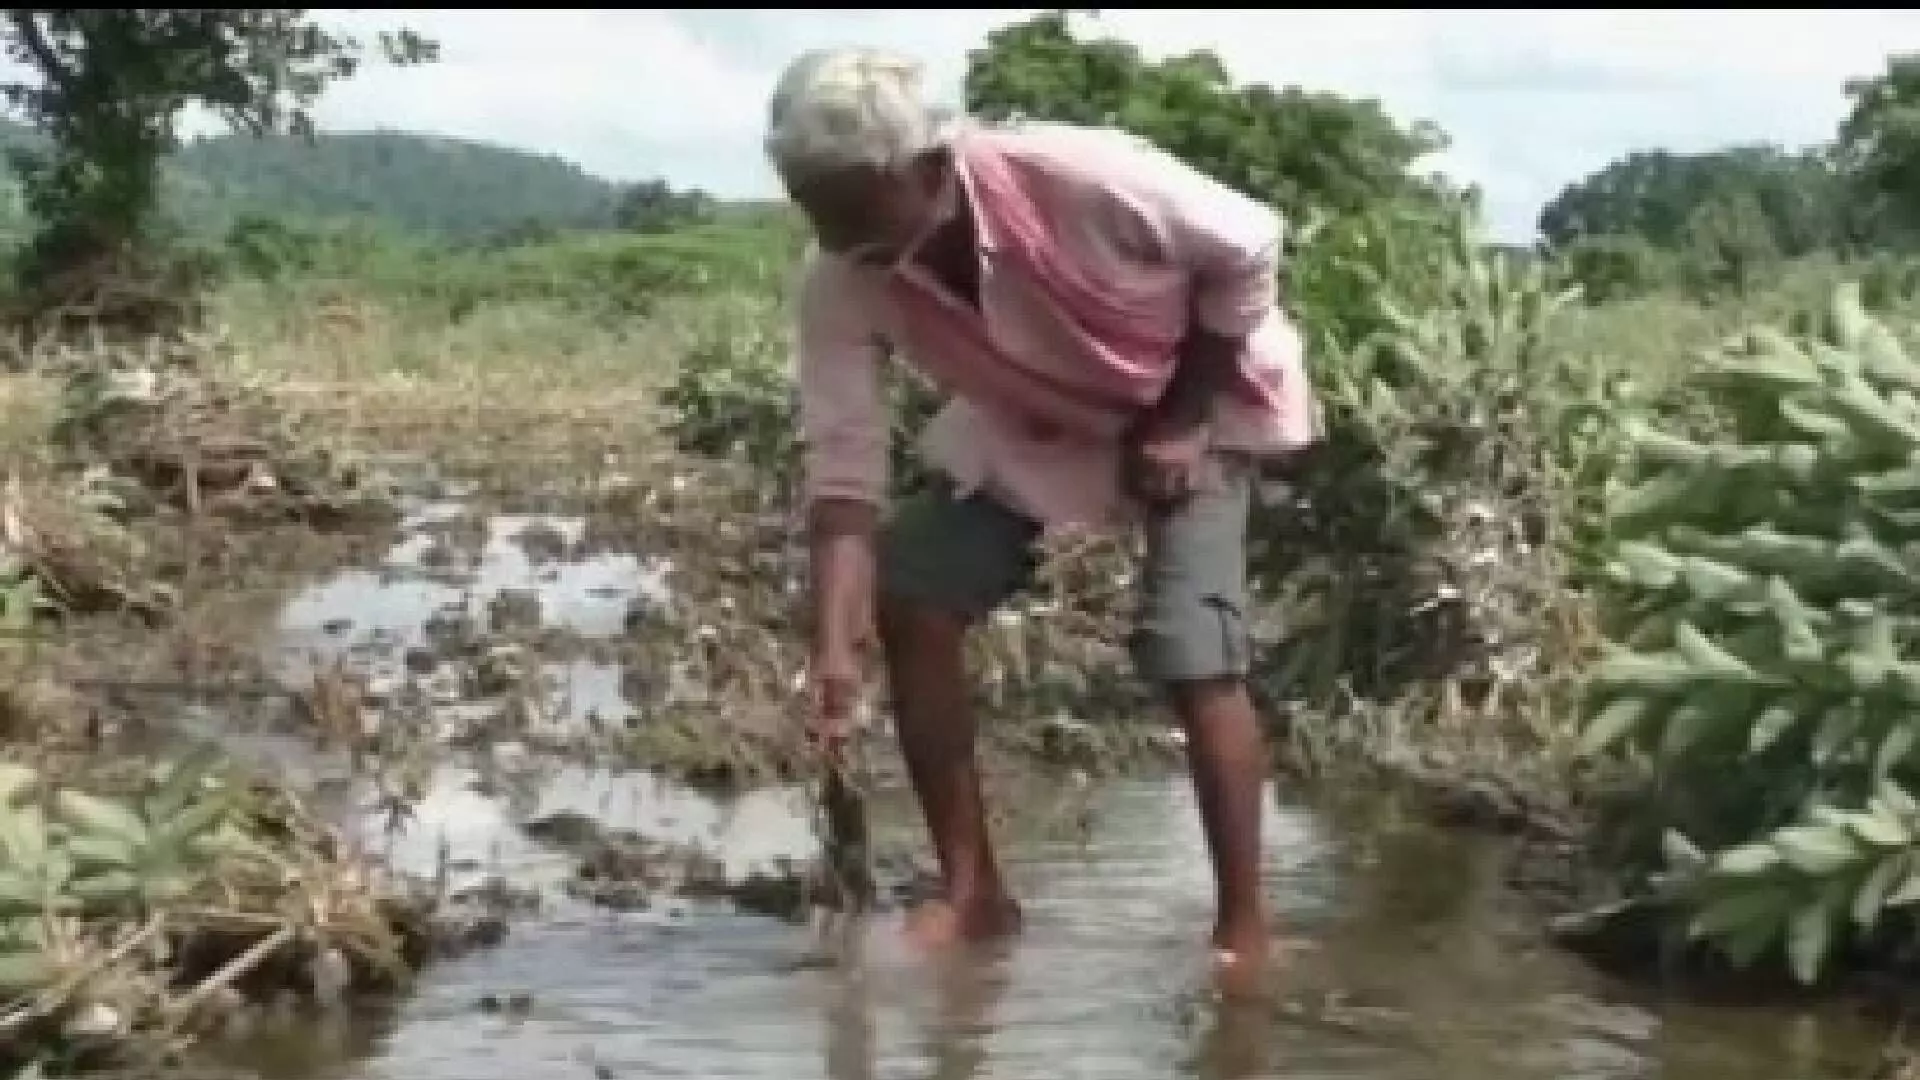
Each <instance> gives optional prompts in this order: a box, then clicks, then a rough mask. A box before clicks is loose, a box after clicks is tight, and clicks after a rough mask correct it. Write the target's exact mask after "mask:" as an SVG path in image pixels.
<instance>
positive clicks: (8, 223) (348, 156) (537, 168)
mask: <svg viewBox="0 0 1920 1080" xmlns="http://www.w3.org/2000/svg"><path fill="white" fill-rule="evenodd" d="M38 141H39V136H38V134H37V133H35V132H34V131H33V130H32V129H31V128H28V127H25V126H23V125H21V124H18V123H15V122H12V121H6V120H0V153H4V152H5V151H6V150H9V149H12V148H14V147H19V146H23V145H24V146H30V145H33V144H35V143H37V142H38ZM0 173H4V170H0ZM167 173H168V175H167V177H166V185H165V186H166V201H167V204H168V210H169V211H170V213H171V215H172V216H173V217H174V218H176V219H177V220H179V221H180V222H182V223H183V224H185V225H187V226H188V227H189V228H191V229H193V230H194V231H196V232H219V231H223V230H224V229H225V228H226V226H227V225H228V224H229V223H231V222H232V221H233V219H234V218H235V217H237V216H240V215H243V214H252V213H263V214H268V215H272V216H275V217H282V218H286V217H292V218H339V217H360V218H367V219H371V220H374V221H377V222H380V223H382V224H387V225H391V226H395V227H398V228H401V229H405V230H407V231H410V232H417V233H425V234H433V235H438V236H441V237H445V238H448V239H454V240H475V239H480V238H485V237H493V236H499V235H502V234H506V233H511V232H515V231H521V230H527V229H529V228H535V229H542V228H544V229H555V228H558V229H569V228H611V227H613V225H614V221H615V210H616V208H617V207H618V205H619V201H620V198H621V196H622V194H623V193H624V192H625V190H626V187H627V185H625V184H621V183H616V182H614V181H611V180H607V179H605V178H602V177H598V176H594V175H592V174H590V173H588V172H587V171H586V170H584V169H582V168H581V167H580V166H578V165H575V164H574V163H572V162H570V161H567V160H565V159H563V158H560V157H557V156H554V155H551V154H540V153H534V152H530V151H526V150H515V149H511V148H508V147H504V146H496V145H492V144H489V143H483V142H475V141H471V140H466V139H453V138H446V137H443V136H437V135H423V134H415V133H411V132H404V131H355V132H347V131H338V132H321V133H320V134H319V135H318V136H317V137H316V138H315V140H314V142H313V143H311V144H309V143H307V142H305V141H304V140H298V139H288V138H268V139H255V138H252V137H251V136H244V135H221V136H216V137H213V138H205V139H200V140H197V141H194V142H192V143H189V144H188V145H187V146H185V147H183V148H182V149H181V151H180V152H179V153H178V154H177V155H175V157H174V158H173V159H172V160H171V161H170V162H169V163H168V166H167ZM4 187H5V190H4V191H0V231H4V232H7V233H14V234H17V233H18V232H19V230H20V227H21V225H22V222H21V221H20V217H21V210H20V207H19V198H18V190H17V187H16V186H15V185H13V184H5V185H4ZM715 209H716V210H718V211H719V213H720V214H721V216H722V217H733V216H736V215H741V214H745V215H746V216H749V217H759V216H761V215H763V214H766V213H769V212H772V211H774V210H776V209H777V208H775V207H772V206H771V205H763V204H743V205H741V206H738V207H735V206H719V207H716V208H715Z"/></svg>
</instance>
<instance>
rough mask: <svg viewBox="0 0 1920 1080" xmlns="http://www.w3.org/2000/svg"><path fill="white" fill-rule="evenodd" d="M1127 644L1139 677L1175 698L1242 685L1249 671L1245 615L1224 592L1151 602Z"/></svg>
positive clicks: (1249, 651)
mask: <svg viewBox="0 0 1920 1080" xmlns="http://www.w3.org/2000/svg"><path fill="white" fill-rule="evenodd" d="M1127 646H1128V652H1129V653H1130V654H1131V655H1132V658H1133V665H1134V670H1135V671H1136V672H1138V673H1139V675H1140V677H1141V678H1142V679H1144V680H1145V681H1146V682H1148V683H1150V684H1152V685H1154V686H1157V687H1160V688H1162V689H1163V690H1164V691H1166V692H1168V693H1173V694H1178V693H1189V694H1191V693H1198V692H1201V691H1202V690H1203V689H1204V688H1207V687H1213V686H1228V687H1232V686H1238V685H1240V684H1242V683H1243V682H1244V681H1245V679H1246V676H1247V672H1248V669H1249V668H1250V667H1251V653H1252V650H1251V648H1250V645H1249V641H1248V635H1247V625H1246V615H1245V613H1244V612H1243V611H1242V610H1241V606H1240V602H1239V600H1238V598H1236V597H1232V596H1226V595H1221V594H1202V595H1194V596H1184V597H1179V596H1176V597H1156V598H1153V599H1152V600H1150V601H1149V602H1148V603H1147V604H1146V605H1144V610H1143V611H1142V613H1141V618H1140V622H1139V624H1138V625H1137V626H1136V627H1135V628H1134V631H1133V634H1132V637H1131V638H1130V639H1129V640H1128V642H1127ZM1183 688H1184V689H1183Z"/></svg>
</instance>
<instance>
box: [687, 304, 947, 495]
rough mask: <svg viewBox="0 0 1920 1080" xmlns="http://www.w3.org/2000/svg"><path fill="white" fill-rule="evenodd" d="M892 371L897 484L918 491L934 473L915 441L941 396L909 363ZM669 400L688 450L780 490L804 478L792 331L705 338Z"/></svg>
mask: <svg viewBox="0 0 1920 1080" xmlns="http://www.w3.org/2000/svg"><path fill="white" fill-rule="evenodd" d="M885 376H886V379H887V384H888V386H887V398H886V399H887V401H888V402H889V403H890V408H889V415H890V417H891V418H892V423H893V445H892V455H891V468H892V478H893V484H894V487H895V489H896V490H912V489H914V488H916V487H918V486H919V485H920V484H921V483H923V482H924V481H925V478H926V474H925V471H924V469H923V467H922V466H921V464H920V461H919V459H918V457H917V456H916V455H915V453H914V451H913V446H914V440H915V438H917V437H918V435H919V433H920V430H921V429H922V428H923V427H924V426H925V425H926V422H927V420H928V419H930V418H931V417H932V415H933V413H934V412H935V411H936V410H937V409H938V408H939V404H940V401H939V398H938V397H937V396H936V395H935V394H934V393H933V391H932V389H931V387H930V386H929V385H928V384H927V383H926V382H925V381H924V380H922V379H920V378H919V377H917V376H916V375H915V374H914V373H913V372H911V371H909V370H907V369H906V368H905V367H904V366H903V365H899V364H894V365H890V366H889V368H888V370H887V371H886V373H885ZM662 402H663V404H665V406H666V407H667V409H668V412H669V419H668V422H667V427H668V431H669V433H670V434H671V435H672V437H673V440H674V444H675V445H676V446H677V447H678V448H679V449H680V450H681V451H682V452H684V453H689V454H695V455H698V456H701V457H707V458H716V459H730V460H734V461H740V462H743V463H745V464H747V465H749V466H750V467H752V469H753V470H754V472H755V473H756V475H758V476H760V477H762V478H763V481H764V482H765V483H766V484H767V485H768V486H769V488H770V489H771V490H772V491H774V492H776V493H780V494H785V493H787V492H789V491H790V490H791V488H792V486H793V484H794V482H795V481H796V480H797V479H798V477H799V471H800V446H799V433H800V426H799V416H798V405H797V402H798V399H797V389H796V387H795V385H794V379H793V370H792V349H791V346H790V345H789V343H788V338H787V335H786V334H784V333H777V332H768V331H767V330H766V329H765V328H764V327H756V326H750V325H741V326H730V327H725V328H723V329H721V330H719V331H718V332H714V333H710V334H708V335H707V336H706V337H704V338H702V339H700V340H697V341H696V342H695V343H694V345H693V347H692V348H691V349H689V350H688V352H687V355H686V358H685V360H684V361H683V362H682V364H681V367H680V372H679V375H678V376H677V377H676V378H675V379H674V381H673V383H672V384H671V385H669V386H668V387H667V389H666V391H665V393H664V394H663V395H662Z"/></svg>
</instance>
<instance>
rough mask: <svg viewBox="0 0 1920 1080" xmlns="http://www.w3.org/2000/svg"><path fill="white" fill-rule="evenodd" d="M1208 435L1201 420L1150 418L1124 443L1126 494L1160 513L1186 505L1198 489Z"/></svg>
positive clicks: (1209, 434)
mask: <svg viewBox="0 0 1920 1080" xmlns="http://www.w3.org/2000/svg"><path fill="white" fill-rule="evenodd" d="M1211 435H1212V425H1210V424H1208V423H1207V422H1206V421H1204V420H1187V419H1181V420H1173V419H1170V418H1161V417H1150V418H1149V419H1148V420H1147V421H1146V422H1144V423H1143V424H1141V425H1140V427H1138V428H1136V429H1135V430H1134V431H1133V432H1132V433H1131V434H1130V435H1129V437H1128V439H1127V447H1126V479H1127V487H1128V490H1129V491H1131V493H1132V494H1133V496H1134V497H1135V498H1137V499H1139V500H1141V501H1142V502H1144V503H1146V504H1147V505H1149V506H1152V507H1155V508H1159V509H1166V508H1169V507H1174V506H1178V505H1180V504H1181V503H1184V502H1186V501H1187V499H1188V498H1190V497H1192V495H1193V493H1194V492H1195V491H1197V490H1198V489H1199V486H1200V472H1201V468H1202V466H1204V465H1205V464H1206V458H1207V445H1208V443H1209V441H1210V436H1211Z"/></svg>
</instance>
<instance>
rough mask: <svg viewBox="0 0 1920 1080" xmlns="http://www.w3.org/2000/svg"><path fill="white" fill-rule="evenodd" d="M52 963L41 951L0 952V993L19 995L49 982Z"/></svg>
mask: <svg viewBox="0 0 1920 1080" xmlns="http://www.w3.org/2000/svg"><path fill="white" fill-rule="evenodd" d="M54 974H55V972H54V968H53V964H52V963H51V962H50V961H49V960H48V959H47V958H46V956H44V955H43V954H41V953H37V952H33V953H20V952H12V953H0V995H7V996H11V997H21V996H24V995H26V994H30V993H33V992H34V991H35V990H39V989H41V988H42V987H44V986H46V985H47V984H48V983H51V982H52V981H53V978H54Z"/></svg>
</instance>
